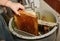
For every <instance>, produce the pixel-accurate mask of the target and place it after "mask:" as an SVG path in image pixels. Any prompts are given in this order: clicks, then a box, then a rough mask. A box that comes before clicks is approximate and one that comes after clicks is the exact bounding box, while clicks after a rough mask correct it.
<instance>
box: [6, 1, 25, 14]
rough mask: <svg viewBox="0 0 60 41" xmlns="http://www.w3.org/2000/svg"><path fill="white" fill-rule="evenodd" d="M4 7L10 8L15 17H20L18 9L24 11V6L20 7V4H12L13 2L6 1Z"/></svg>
mask: <svg viewBox="0 0 60 41" xmlns="http://www.w3.org/2000/svg"><path fill="white" fill-rule="evenodd" d="M5 6H7V7H10V8H11V9H12V10H13V11H14V12H15V13H16V14H17V15H20V14H19V11H18V10H19V9H22V10H24V6H23V5H21V4H20V3H14V2H11V1H8V2H7V3H6V4H5Z"/></svg>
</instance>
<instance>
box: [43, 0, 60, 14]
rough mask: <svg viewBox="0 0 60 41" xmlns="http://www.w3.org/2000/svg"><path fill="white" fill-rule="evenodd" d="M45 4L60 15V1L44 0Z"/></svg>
mask: <svg viewBox="0 0 60 41" xmlns="http://www.w3.org/2000/svg"><path fill="white" fill-rule="evenodd" d="M44 1H45V2H47V3H48V4H49V5H50V6H51V7H52V8H53V9H55V10H56V11H57V12H59V13H60V0H44Z"/></svg>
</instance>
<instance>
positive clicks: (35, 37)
mask: <svg viewBox="0 0 60 41" xmlns="http://www.w3.org/2000/svg"><path fill="white" fill-rule="evenodd" d="M12 20H13V17H12V18H11V19H10V22H9V30H10V31H11V32H12V34H14V35H16V36H17V37H19V38H23V39H40V38H44V37H47V36H49V35H51V34H53V33H54V32H55V31H56V30H57V27H54V28H53V29H52V30H51V31H50V32H48V33H46V34H44V35H41V36H34V37H27V36H23V35H20V34H18V33H16V32H15V31H14V30H13V28H12V26H11V22H12Z"/></svg>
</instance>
